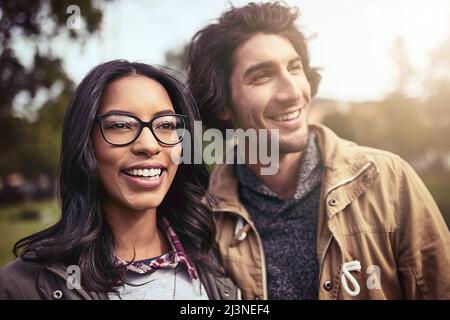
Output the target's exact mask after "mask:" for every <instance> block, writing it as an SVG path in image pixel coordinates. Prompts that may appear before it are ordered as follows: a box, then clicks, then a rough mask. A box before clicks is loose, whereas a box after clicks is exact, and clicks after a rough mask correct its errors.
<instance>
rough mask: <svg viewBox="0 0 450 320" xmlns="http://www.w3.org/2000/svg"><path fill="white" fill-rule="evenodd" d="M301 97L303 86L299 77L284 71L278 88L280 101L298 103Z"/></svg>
mask: <svg viewBox="0 0 450 320" xmlns="http://www.w3.org/2000/svg"><path fill="white" fill-rule="evenodd" d="M300 98H301V88H300V84H299V81H298V79H297V77H295V76H294V75H292V74H290V73H289V72H284V73H283V74H281V75H280V78H279V82H278V90H277V99H278V100H279V101H280V102H288V103H289V104H296V103H297V102H298V101H299V100H300Z"/></svg>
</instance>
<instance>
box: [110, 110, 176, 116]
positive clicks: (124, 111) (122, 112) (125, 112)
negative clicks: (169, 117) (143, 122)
mask: <svg viewBox="0 0 450 320" xmlns="http://www.w3.org/2000/svg"><path fill="white" fill-rule="evenodd" d="M114 113H119V114H129V115H132V116H135V117H137V115H136V114H135V113H134V112H131V111H126V110H121V109H112V110H108V111H106V112H105V113H103V114H114ZM164 114H175V112H174V111H173V110H172V109H165V110H161V111H158V112H155V113H154V114H153V115H152V117H156V116H159V115H164Z"/></svg>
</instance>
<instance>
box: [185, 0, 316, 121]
mask: <svg viewBox="0 0 450 320" xmlns="http://www.w3.org/2000/svg"><path fill="white" fill-rule="evenodd" d="M298 15H299V12H298V9H297V8H295V7H289V6H286V5H283V4H281V3H280V2H270V3H254V2H252V3H249V4H248V5H246V6H244V7H240V8H236V7H231V8H230V9H229V10H228V11H226V12H224V13H223V14H222V16H221V17H220V18H219V19H218V21H217V22H214V23H211V24H209V25H208V26H206V27H205V28H203V29H201V30H200V31H198V32H197V33H196V34H195V35H194V37H193V38H192V41H191V44H190V47H189V51H188V66H187V74H188V83H189V88H190V90H191V92H192V94H193V96H194V98H195V101H196V103H197V106H198V108H199V110H200V115H201V117H202V120H203V122H204V124H205V125H206V126H207V127H210V128H211V127H214V128H221V129H223V128H224V126H223V123H222V122H221V121H220V120H219V115H220V113H222V112H223V111H225V110H226V109H227V108H228V107H229V106H231V105H232V104H231V89H230V75H231V72H232V68H233V65H232V63H233V59H232V58H233V53H234V51H235V50H236V49H237V48H238V47H239V46H240V45H241V44H243V43H244V42H246V41H247V40H249V39H250V38H251V37H252V36H253V35H254V34H256V33H265V34H275V35H279V36H282V37H285V38H286V39H288V40H289V41H290V42H291V43H292V45H293V46H294V48H295V50H296V51H297V53H298V54H299V56H300V58H301V61H302V64H303V68H304V70H305V74H306V77H307V79H308V82H309V84H310V86H311V95H312V96H314V95H315V94H316V93H317V89H318V86H319V82H320V79H321V76H320V74H319V73H318V72H317V69H315V68H311V67H310V61H309V54H308V48H307V44H306V38H305V36H304V35H303V33H302V32H300V31H299V29H298V28H297V27H296V25H295V21H296V20H297V18H298Z"/></svg>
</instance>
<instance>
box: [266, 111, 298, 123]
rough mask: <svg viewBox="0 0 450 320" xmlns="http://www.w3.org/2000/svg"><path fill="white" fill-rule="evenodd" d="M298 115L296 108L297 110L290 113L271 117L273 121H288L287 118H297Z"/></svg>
mask: <svg viewBox="0 0 450 320" xmlns="http://www.w3.org/2000/svg"><path fill="white" fill-rule="evenodd" d="M299 116H300V110H297V111H294V112H291V113H287V114H283V115H281V116H276V117H273V118H272V119H273V120H275V121H289V120H294V119H297V118H298V117H299Z"/></svg>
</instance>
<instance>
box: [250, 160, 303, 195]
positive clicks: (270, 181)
mask: <svg viewBox="0 0 450 320" xmlns="http://www.w3.org/2000/svg"><path fill="white" fill-rule="evenodd" d="M303 153H304V152H303V151H300V152H296V153H287V154H284V155H280V159H279V170H278V173H277V174H275V175H261V165H260V164H246V167H247V168H248V169H249V170H250V171H251V172H252V173H253V174H254V175H255V176H256V177H257V178H258V179H259V180H260V181H261V182H262V183H263V184H264V185H266V186H267V187H268V188H269V189H270V190H272V191H273V192H274V193H275V194H276V195H278V196H279V197H280V198H281V199H289V198H291V197H292V196H293V195H294V193H295V190H296V187H297V181H298V172H299V170H300V162H301V158H302V156H303Z"/></svg>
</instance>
